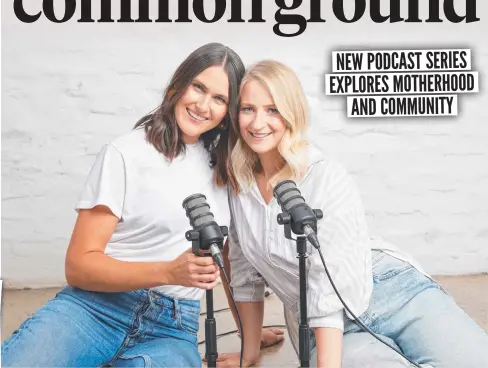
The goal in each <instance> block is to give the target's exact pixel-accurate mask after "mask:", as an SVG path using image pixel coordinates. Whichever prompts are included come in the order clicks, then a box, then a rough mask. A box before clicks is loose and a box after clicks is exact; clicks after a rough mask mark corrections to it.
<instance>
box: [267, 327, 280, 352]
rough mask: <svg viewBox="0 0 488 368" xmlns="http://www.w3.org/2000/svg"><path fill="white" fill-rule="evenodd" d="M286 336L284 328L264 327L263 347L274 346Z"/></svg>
mask: <svg viewBox="0 0 488 368" xmlns="http://www.w3.org/2000/svg"><path fill="white" fill-rule="evenodd" d="M284 338H285V335H284V332H283V330H281V329H279V328H276V327H267V328H263V331H262V332H261V349H264V348H267V347H269V346H273V345H276V344H278V343H279V342H281V341H283V340H284Z"/></svg>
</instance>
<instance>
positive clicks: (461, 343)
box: [310, 251, 488, 368]
mask: <svg viewBox="0 0 488 368" xmlns="http://www.w3.org/2000/svg"><path fill="white" fill-rule="evenodd" d="M373 280H374V288H373V294H372V297H371V301H370V305H369V308H368V310H367V311H366V312H365V313H364V314H362V315H361V316H360V319H361V321H362V322H363V323H364V324H365V325H366V326H368V327H369V328H370V329H371V330H373V332H375V333H376V334H378V335H379V337H380V338H381V339H383V340H386V341H387V342H388V343H389V344H390V345H393V346H394V347H396V348H397V349H400V351H402V352H403V354H404V355H406V356H407V357H408V358H409V359H411V360H413V361H414V362H416V363H417V364H420V365H421V366H422V367H435V368H481V367H488V335H487V334H486V333H485V332H484V331H483V330H482V329H481V328H480V327H479V326H478V325H477V324H476V323H475V322H474V321H473V320H472V319H471V318H470V317H469V316H468V315H467V314H466V313H465V312H464V311H463V310H462V309H461V308H460V307H459V306H458V305H456V303H455V302H454V300H453V299H452V297H451V296H449V295H448V294H447V293H446V292H445V291H444V290H442V288H441V287H440V286H439V285H438V284H437V283H436V282H434V281H432V280H431V279H429V278H428V277H426V276H425V275H424V274H422V273H421V272H419V271H418V270H416V269H415V268H413V267H412V266H411V265H410V264H409V263H406V262H403V261H401V260H399V259H397V258H394V257H392V256H390V255H388V254H386V253H384V252H380V251H373ZM311 346H312V347H313V350H312V354H311V359H310V363H311V365H315V364H316V362H317V358H316V354H315V339H314V338H313V333H312V339H311ZM342 356H343V358H342V368H405V367H409V368H410V367H414V366H413V365H411V364H410V363H409V362H408V361H407V360H405V359H404V358H403V357H401V356H400V355H399V354H397V353H396V352H395V351H393V350H392V349H390V348H389V347H387V346H385V345H384V344H382V343H381V342H379V341H378V340H376V339H375V338H374V337H373V336H371V335H370V334H369V333H368V332H364V330H363V329H362V328H361V327H360V326H359V325H358V324H357V323H355V322H354V321H351V320H349V319H348V318H346V317H345V326H344V340H343V354H342Z"/></svg>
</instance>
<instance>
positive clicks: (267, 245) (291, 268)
mask: <svg viewBox="0 0 488 368" xmlns="http://www.w3.org/2000/svg"><path fill="white" fill-rule="evenodd" d="M308 156H309V162H310V165H309V168H308V171H307V173H306V175H305V176H304V178H303V179H302V180H300V181H296V184H297V187H298V189H299V190H300V192H301V194H302V196H303V197H304V198H305V201H306V203H307V204H308V205H309V206H310V207H311V208H312V209H320V210H322V212H323V214H324V217H323V219H321V220H319V221H318V224H317V235H318V238H319V241H320V245H321V250H322V253H323V255H324V259H325V262H326V265H327V268H328V270H329V273H330V275H331V277H332V280H333V282H334V284H335V286H336V288H337V289H338V291H339V293H340V294H341V297H342V298H343V299H344V301H345V302H346V304H347V305H348V307H349V308H350V309H351V310H352V312H353V313H354V314H356V315H357V316H359V315H361V314H362V313H363V312H365V311H366V309H367V307H368V304H369V299H370V296H371V292H372V288H373V278H372V270H371V248H370V244H369V233H368V228H367V225H366V219H365V214H364V210H363V206H362V203H361V199H360V196H359V193H358V190H357V188H356V186H355V183H354V181H353V180H352V178H351V176H350V175H349V174H348V173H347V172H346V170H345V169H344V168H343V167H342V166H341V165H340V164H339V163H337V162H336V161H334V160H331V159H329V158H326V157H325V156H324V155H323V154H322V153H321V152H320V151H319V150H318V149H317V148H316V147H314V146H312V145H311V146H310V147H309V152H308ZM229 205H230V209H231V224H230V228H229V237H228V240H229V247H230V248H229V260H230V264H231V275H232V287H233V288H234V295H235V298H236V300H237V301H241V302H246V301H261V300H263V298H264V287H265V280H266V282H267V283H268V285H269V287H270V288H271V289H272V290H273V291H274V292H275V293H276V295H277V296H278V297H279V298H280V300H281V301H282V302H283V305H284V308H285V312H286V314H287V315H288V316H290V315H291V316H294V318H292V320H294V322H296V321H298V318H299V311H300V303H299V300H300V299H299V277H298V276H299V274H298V259H297V249H296V242H295V241H294V240H289V239H286V238H285V236H284V228H283V226H282V225H278V223H277V220H276V217H277V215H278V214H279V213H280V212H282V211H281V208H280V206H279V205H278V203H277V201H276V199H275V198H273V199H272V200H271V201H270V202H269V203H268V204H266V203H265V201H264V199H263V198H262V196H261V194H260V192H259V189H258V187H257V184H256V183H255V182H254V184H253V185H252V187H251V188H250V190H248V191H246V192H241V193H239V194H238V195H235V194H234V193H232V192H230V193H229ZM294 237H295V236H294ZM307 253H308V254H309V257H308V258H307V274H308V277H307V279H308V289H307V309H308V311H307V312H308V316H309V326H310V327H312V328H313V327H334V328H339V329H343V328H344V320H343V318H344V317H343V316H344V313H343V305H342V303H341V302H340V300H339V298H338V297H337V295H336V294H335V292H334V290H333V288H332V285H331V283H330V281H329V279H328V278H327V274H326V273H325V271H324V268H323V265H322V262H321V259H320V255H319V254H318V251H317V250H316V249H315V248H313V247H312V246H311V245H310V244H309V243H308V245H307ZM349 317H350V318H352V316H349ZM287 320H289V319H288V318H287Z"/></svg>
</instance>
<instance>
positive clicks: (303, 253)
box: [296, 236, 310, 367]
mask: <svg viewBox="0 0 488 368" xmlns="http://www.w3.org/2000/svg"><path fill="white" fill-rule="evenodd" d="M296 242H297V253H298V267H299V278H300V327H299V335H298V336H299V355H300V366H301V367H310V329H309V327H308V317H307V273H306V259H307V238H306V237H304V236H298V237H297V240H296Z"/></svg>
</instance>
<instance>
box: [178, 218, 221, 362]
mask: <svg viewBox="0 0 488 368" xmlns="http://www.w3.org/2000/svg"><path fill="white" fill-rule="evenodd" d="M219 227H220V230H221V231H222V234H223V235H224V236H227V234H228V229H227V226H219ZM207 229H209V228H204V229H203V230H202V231H207V232H208V231H212V230H211V229H209V230H207ZM185 236H186V239H187V240H188V241H191V242H192V251H193V254H195V255H197V256H200V257H211V256H212V254H211V252H210V251H209V250H208V249H207V250H206V252H204V253H202V252H201V250H202V249H201V247H200V231H198V230H188V231H187V232H186V234H185ZM213 244H216V245H217V246H218V247H219V248H220V250H222V249H223V248H224V246H223V241H218V242H215V243H213ZM205 300H206V304H207V316H206V317H205V358H206V359H207V367H212V368H215V367H216V366H217V358H218V356H219V353H218V352H217V324H216V321H215V318H214V305H213V290H212V289H210V290H207V291H206V297H205Z"/></svg>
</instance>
